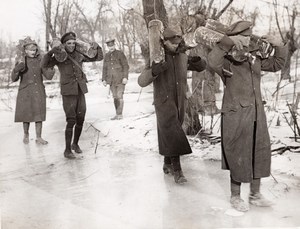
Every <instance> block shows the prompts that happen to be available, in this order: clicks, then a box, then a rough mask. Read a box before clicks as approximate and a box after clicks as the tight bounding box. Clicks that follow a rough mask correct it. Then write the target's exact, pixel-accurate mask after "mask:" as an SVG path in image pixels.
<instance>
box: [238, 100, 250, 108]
mask: <svg viewBox="0 0 300 229" xmlns="http://www.w3.org/2000/svg"><path fill="white" fill-rule="evenodd" d="M240 105H241V107H249V106H252V105H253V103H252V102H251V101H249V100H246V99H240Z"/></svg>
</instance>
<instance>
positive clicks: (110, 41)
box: [105, 38, 116, 46]
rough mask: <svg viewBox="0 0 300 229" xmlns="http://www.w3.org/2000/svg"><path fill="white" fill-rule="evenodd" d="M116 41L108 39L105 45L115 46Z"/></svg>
mask: <svg viewBox="0 0 300 229" xmlns="http://www.w3.org/2000/svg"><path fill="white" fill-rule="evenodd" d="M115 40H116V39H114V38H108V39H107V40H106V41H105V43H106V45H108V46H113V45H114V44H115Z"/></svg>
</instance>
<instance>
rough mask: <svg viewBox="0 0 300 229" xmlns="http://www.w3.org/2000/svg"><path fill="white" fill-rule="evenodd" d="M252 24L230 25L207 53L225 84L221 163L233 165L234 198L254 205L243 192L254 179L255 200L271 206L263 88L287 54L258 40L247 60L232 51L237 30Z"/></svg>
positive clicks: (238, 204)
mask: <svg viewBox="0 0 300 229" xmlns="http://www.w3.org/2000/svg"><path fill="white" fill-rule="evenodd" d="M251 25H252V23H251V22H247V21H239V22H237V23H235V24H233V25H231V26H230V27H229V29H228V32H227V34H228V36H224V37H223V39H222V40H221V41H220V42H219V43H218V44H217V45H216V46H215V47H214V48H213V49H212V51H211V52H210V53H209V55H208V63H209V66H210V67H211V68H212V69H213V70H214V71H215V72H216V73H217V74H218V75H220V76H221V78H222V80H223V83H224V85H225V89H224V96H223V102H222V116H221V137H222V168H223V169H227V170H230V176H231V204H232V206H233V207H234V208H236V209H237V210H239V211H247V210H248V209H249V208H248V206H245V204H244V202H243V200H241V198H240V190H241V188H240V186H241V183H242V182H251V183H250V191H251V192H250V195H249V201H250V203H251V204H255V205H257V206H265V207H267V206H270V202H269V201H267V200H266V199H265V198H264V197H263V196H262V195H261V194H260V193H259V192H260V180H261V178H262V177H268V176H269V175H270V166H271V144H270V137H269V133H268V125H267V121H266V114H265V111H264V105H263V101H262V97H261V89H260V84H261V71H269V72H276V71H279V70H280V69H282V67H283V65H284V62H285V58H286V47H284V46H276V47H275V53H274V55H273V56H270V57H269V58H267V59H264V58H261V57H260V56H259V55H257V51H258V47H256V46H255V45H254V46H253V47H252V45H250V46H249V47H248V50H247V51H248V52H249V53H251V55H252V56H249V57H247V58H246V59H245V60H244V61H236V60H234V59H233V58H232V56H230V55H228V53H229V51H230V50H231V48H232V47H233V46H234V45H236V44H235V43H234V39H235V36H236V35H240V36H241V37H242V38H243V37H245V36H248V37H249V36H250V35H251V34H252V31H251ZM239 39H241V38H239ZM244 49H245V48H244ZM228 73H230V74H228Z"/></svg>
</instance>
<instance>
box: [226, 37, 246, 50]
mask: <svg viewBox="0 0 300 229" xmlns="http://www.w3.org/2000/svg"><path fill="white" fill-rule="evenodd" d="M229 38H230V39H231V40H232V41H233V43H234V45H235V47H236V49H237V50H242V49H243V47H244V46H246V47H248V46H249V44H250V37H249V36H242V35H236V36H230V37H229Z"/></svg>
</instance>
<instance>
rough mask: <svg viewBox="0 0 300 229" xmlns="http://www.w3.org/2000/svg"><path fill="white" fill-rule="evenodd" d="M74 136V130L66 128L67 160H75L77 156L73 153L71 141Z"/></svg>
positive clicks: (65, 153) (65, 152)
mask: <svg viewBox="0 0 300 229" xmlns="http://www.w3.org/2000/svg"><path fill="white" fill-rule="evenodd" d="M72 136H73V128H66V131H65V141H66V149H65V151H64V156H65V158H68V159H74V158H76V157H75V155H74V154H73V153H72V151H71V141H72Z"/></svg>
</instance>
